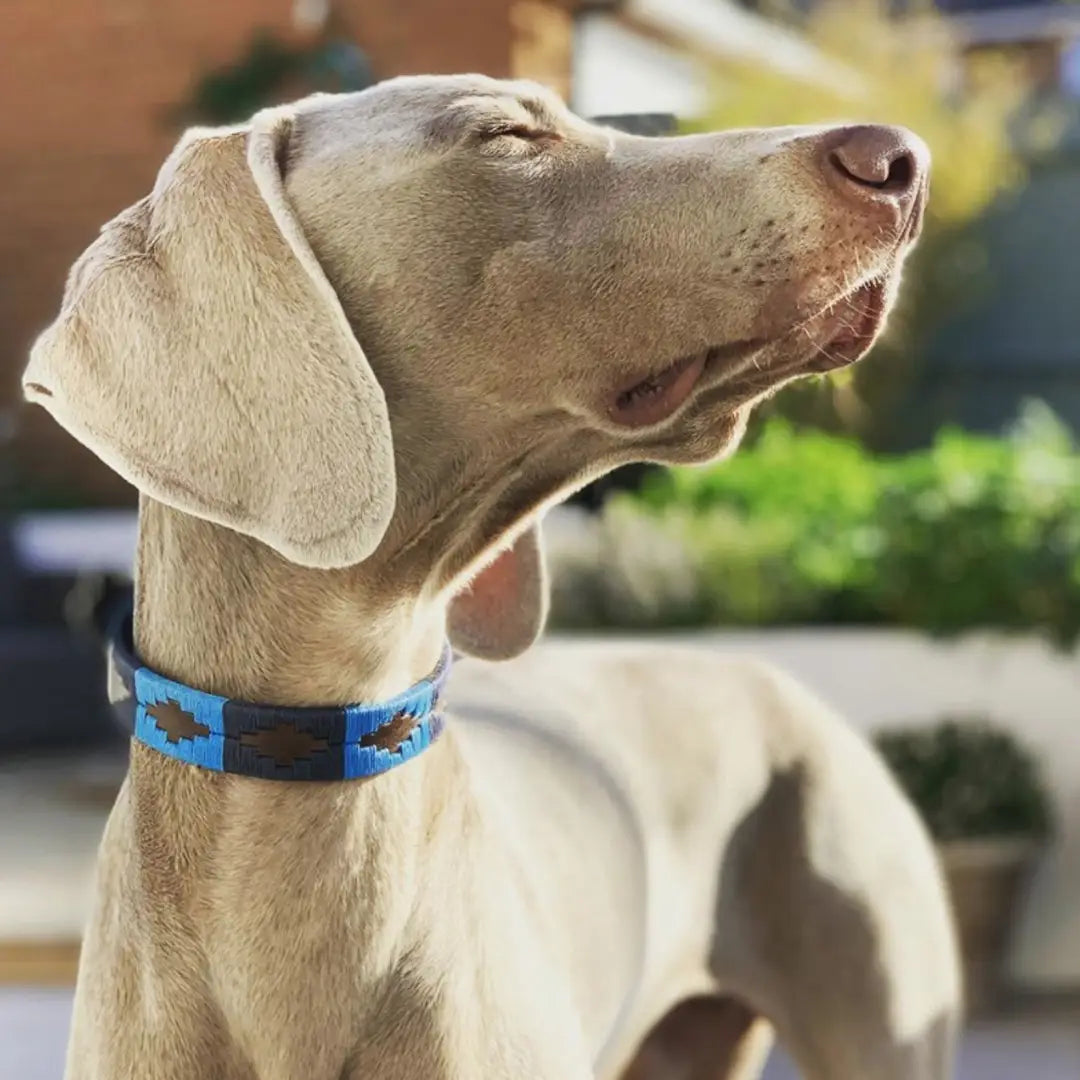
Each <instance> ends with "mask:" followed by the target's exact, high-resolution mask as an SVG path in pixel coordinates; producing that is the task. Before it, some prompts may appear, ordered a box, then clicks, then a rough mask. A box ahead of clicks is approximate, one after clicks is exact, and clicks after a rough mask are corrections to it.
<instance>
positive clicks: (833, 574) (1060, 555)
mask: <svg viewBox="0 0 1080 1080" xmlns="http://www.w3.org/2000/svg"><path fill="white" fill-rule="evenodd" d="M597 530H598V534H599V537H600V539H599V541H597V542H594V550H593V551H592V552H591V561H590V558H586V557H585V556H584V555H583V553H582V552H580V551H578V552H576V553H572V554H570V555H566V554H563V556H562V557H561V558H560V556H559V553H558V552H556V553H555V554H556V559H555V567H554V571H555V576H556V585H557V586H558V585H559V579H560V575H561V577H562V579H563V587H562V588H561V589H557V591H556V597H555V606H554V611H553V618H554V623H555V625H562V626H566V627H574V626H577V627H585V626H619V625H628V626H634V627H636V628H642V627H654V628H659V627H664V626H673V625H677V626H687V625H732V624H734V625H784V624H788V625H790V624H805V623H826V624H851V623H871V624H885V625H892V626H908V627H917V628H919V629H922V630H927V631H931V632H935V633H955V632H960V631H964V630H970V629H976V628H979V629H983V628H995V629H1008V630H1036V631H1039V632H1041V633H1044V634H1046V635H1048V636H1050V637H1052V638H1053V639H1054V640H1055V641H1057V642H1059V643H1061V644H1062V645H1068V644H1071V643H1072V642H1074V641H1075V639H1076V637H1077V635H1078V632H1080V455H1078V454H1077V453H1076V451H1075V449H1074V447H1073V445H1072V442H1071V439H1070V437H1069V435H1068V433H1067V431H1066V430H1065V429H1064V428H1063V426H1062V425H1061V424H1060V423H1059V422H1058V421H1057V419H1056V418H1055V417H1054V416H1053V414H1052V413H1050V411H1049V410H1048V409H1046V408H1045V406H1042V405H1039V404H1037V403H1032V404H1029V405H1027V406H1026V407H1025V409H1024V411H1023V414H1022V416H1021V419H1020V421H1019V422H1018V424H1017V425H1016V428H1015V430H1014V431H1013V432H1012V433H1011V434H1010V436H1009V437H1007V438H1001V439H995V438H989V437H985V436H977V435H971V434H967V433H964V432H961V431H955V430H947V431H943V432H941V433H940V435H939V436H938V438H937V440H936V442H935V443H934V445H933V446H932V447H930V448H929V449H927V450H924V451H920V452H917V453H912V454H907V455H903V456H897V457H880V456H875V455H873V454H871V453H870V452H868V451H866V450H865V449H863V448H862V447H861V446H860V445H858V444H857V443H855V442H853V441H850V440H848V439H845V438H843V437H838V436H833V435H827V434H823V433H821V432H817V431H805V430H797V429H795V428H794V427H792V426H791V425H790V424H789V423H787V422H786V421H783V420H771V421H769V423H768V424H767V425H766V426H765V427H764V428H763V430H762V432H761V434H760V436H759V437H758V439H757V440H756V441H755V443H754V445H753V446H751V447H747V448H745V449H743V450H741V451H739V452H738V453H737V454H736V455H735V456H734V457H733V458H732V459H731V460H730V461H728V462H724V463H720V464H717V465H713V466H709V467H706V468H700V469H675V470H669V471H664V472H658V473H656V474H654V475H652V476H650V477H649V478H648V480H647V481H646V483H645V485H644V486H643V488H642V490H641V491H640V492H639V493H637V494H634V495H623V496H619V497H617V498H615V499H613V500H612V501H611V502H610V504H609V505H608V507H607V508H606V509H605V512H604V514H603V517H602V520H601V521H600V523H599V524H598V526H597ZM627 546H628V547H629V549H630V554H629V555H628V554H627V553H626V552H625V551H623V550H622V549H623V548H626V547H627ZM635 549H636V550H638V551H639V552H641V553H644V554H645V555H646V556H647V557H645V558H643V559H639V560H638V565H627V561H628V559H630V560H631V561H632V554H633V551H634V550H635ZM658 553H660V554H658ZM663 559H666V560H667V561H668V562H677V563H678V564H679V569H678V573H673V572H672V571H671V569H670V567H669V568H667V569H665V568H663V567H662V566H660V565H658V560H661V561H662V560H663ZM664 574H666V575H667V576H668V577H672V576H674V577H675V578H676V579H677V580H678V581H679V583H680V592H679V594H678V595H677V596H670V595H666V594H665V590H664V586H663V582H662V581H658V580H657V578H658V576H659V577H660V578H662V577H663V576H664ZM636 578H639V579H642V580H640V581H638V580H635V579H636ZM627 589H629V590H630V591H631V592H634V591H635V590H636V591H637V592H639V593H641V592H642V591H643V590H644V592H645V593H647V594H648V597H647V600H648V602H647V603H637V604H636V606H635V605H634V604H631V605H630V607H631V609H632V612H631V617H629V618H625V617H620V616H619V612H618V609H619V608H620V606H622V607H626V605H625V604H622V602H621V601H620V600H619V598H618V597H619V594H620V592H624V591H626V590H627ZM639 599H640V597H639Z"/></svg>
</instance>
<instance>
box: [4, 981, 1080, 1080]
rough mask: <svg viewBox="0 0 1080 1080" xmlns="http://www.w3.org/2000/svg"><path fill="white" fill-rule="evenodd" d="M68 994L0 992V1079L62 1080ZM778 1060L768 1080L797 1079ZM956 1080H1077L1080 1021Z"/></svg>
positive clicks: (979, 1054)
mask: <svg viewBox="0 0 1080 1080" xmlns="http://www.w3.org/2000/svg"><path fill="white" fill-rule="evenodd" d="M70 1013H71V993H70V991H67V990H18V989H10V988H0V1080H60V1076H61V1073H62V1071H63V1060H64V1040H65V1038H66V1036H67V1026H68V1019H69V1016H70ZM797 1075H798V1074H797V1073H796V1072H795V1071H794V1070H793V1069H792V1068H791V1067H790V1065H788V1063H787V1062H786V1061H784V1060H783V1058H782V1057H781V1056H780V1055H777V1056H776V1057H775V1058H774V1060H773V1061H772V1062H770V1064H769V1067H768V1069H767V1070H766V1072H765V1077H766V1080H795V1077H796V1076H797ZM958 1080H1080V1020H1078V1019H1077V1018H1076V1017H1074V1018H1073V1020H1072V1022H1071V1023H1070V1022H1069V1020H1068V1018H1067V1017H1061V1018H1053V1019H1045V1020H1015V1021H1006V1022H1002V1023H998V1024H994V1025H992V1026H988V1027H985V1028H981V1029H978V1030H976V1031H973V1032H972V1033H971V1034H970V1035H969V1036H968V1039H967V1042H966V1044H965V1046H964V1052H963V1060H962V1062H961V1069H960V1076H959V1077H958Z"/></svg>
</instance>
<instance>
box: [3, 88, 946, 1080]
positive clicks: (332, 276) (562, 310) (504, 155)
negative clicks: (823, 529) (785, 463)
mask: <svg viewBox="0 0 1080 1080" xmlns="http://www.w3.org/2000/svg"><path fill="white" fill-rule="evenodd" d="M927 169H928V161H927V154H926V150H925V148H924V146H923V144H922V143H921V142H920V141H919V140H918V139H917V138H916V137H915V136H913V135H911V134H910V133H909V132H907V131H904V130H901V129H896V128H885V127H874V126H848V127H834V128H785V129H776V130H758V131H739V132H729V133H722V134H715V135H695V136H687V137H680V138H663V139H652V138H644V137H637V136H632V135H626V134H619V133H616V132H615V131H613V130H610V129H607V128H604V127H599V126H596V125H593V124H590V123H587V122H585V121H583V120H581V119H579V118H577V117H576V116H574V115H572V114H571V113H570V112H568V111H567V109H566V108H565V107H564V106H563V104H562V103H561V102H560V101H558V100H557V99H556V98H554V97H553V96H552V95H551V94H550V93H548V92H547V91H545V90H543V89H542V88H540V87H538V86H535V85H532V84H528V83H515V82H498V81H493V80H490V79H486V78H482V77H478V76H461V77H430V78H429V77H417V78H403V79H396V80H393V81H390V82H387V83H383V84H380V85H378V86H376V87H374V88H372V89H370V90H367V91H364V92H363V93H359V94H347V95H341V96H323V95H320V96H315V97H312V98H309V99H306V100H304V101H301V102H299V103H298V104H296V105H293V106H289V107H283V108H275V109H271V110H268V111H265V112H261V113H259V114H258V115H257V116H256V117H255V118H254V119H253V120H252V121H251V122H250V123H249V124H244V125H241V126H238V127H233V128H223V129H216V130H195V131H191V132H189V133H188V134H187V135H186V136H185V137H184V138H183V139H182V140H181V141H180V144H179V145H178V147H177V148H176V150H175V151H174V152H173V154H172V155H171V156H170V157H169V159H168V161H167V162H166V163H165V165H164V167H163V169H162V171H161V173H160V175H159V177H158V180H157V182H156V184H155V186H154V189H153V191H152V192H151V193H150V194H149V195H148V196H147V197H146V198H144V199H142V200H141V201H140V202H138V203H136V204H135V205H134V206H132V207H131V208H130V209H128V210H126V211H124V212H123V213H122V214H120V215H119V216H118V217H117V218H115V219H114V220H113V221H111V222H110V223H109V224H107V225H106V226H105V227H104V229H103V231H102V233H101V235H100V236H99V237H98V238H97V239H96V240H95V241H94V243H93V244H92V245H91V246H90V248H89V249H88V250H87V251H86V253H85V254H84V255H83V256H82V257H81V258H80V260H79V261H78V263H77V264H76V266H75V268H74V269H73V271H72V273H71V276H70V278H69V281H68V285H67V292H66V296H65V299H64V302H63V307H62V309H61V312H60V315H59V317H58V319H57V320H56V322H55V323H54V324H53V325H52V326H51V327H50V328H49V329H48V330H46V331H45V333H44V334H43V335H42V337H41V338H40V339H39V341H38V342H37V344H36V345H35V347H34V350H33V353H32V356H31V360H30V364H29V367H28V369H27V371H26V374H25V377H24V387H25V391H26V394H27V396H28V397H29V398H30V399H31V400H33V401H36V402H39V403H40V404H42V405H43V406H45V408H47V409H48V410H49V411H50V412H51V413H52V414H53V416H54V417H55V418H56V419H57V420H58V421H59V422H60V423H61V424H62V425H64V426H65V427H66V428H67V429H68V430H69V431H70V432H71V433H72V434H73V435H74V436H75V437H76V438H78V439H80V440H81V441H82V442H84V443H85V444H86V445H87V446H89V447H90V448H91V449H92V450H94V451H95V452H96V453H97V454H98V455H100V457H101V458H102V459H103V460H104V461H105V462H107V463H108V464H109V465H110V466H112V467H113V468H114V469H116V470H117V471H118V472H119V473H120V474H121V475H122V476H124V477H126V478H127V479H128V480H130V481H131V482H132V483H133V484H134V485H135V486H136V487H138V489H139V491H140V493H141V516H140V532H139V543H138V562H137V572H136V590H135V606H134V622H133V627H134V629H133V638H132V637H131V636H130V634H131V631H130V628H129V629H128V631H124V630H123V629H121V630H120V631H119V632H118V636H117V640H116V643H115V645H114V648H113V653H112V655H113V671H114V675H115V677H114V679H113V686H112V691H113V696H114V699H115V700H116V702H117V704H118V708H119V709H120V711H121V712H122V713H123V714H124V715H125V716H127V718H128V719H129V721H130V723H131V724H132V730H133V734H134V738H133V740H132V747H131V762H130V770H129V774H128V777H127V779H126V781H125V784H124V786H123V788H122V790H121V793H120V795H119V798H118V801H117V803H116V806H115V809H114V810H113V812H112V815H111V817H110V819H109V823H108V827H107V829H106V832H105V836H104V840H103V842H102V847H101V854H100V863H99V876H98V883H97V894H96V896H97V898H96V904H95V907H94V910H93V914H92V917H91V920H90V925H89V927H88V930H87V935H86V939H85V944H84V947H83V953H82V961H81V969H80V974H79V982H78V989H77V993H76V1004H75V1014H74V1022H73V1028H72V1034H71V1043H70V1049H69V1056H68V1067H67V1074H68V1077H69V1078H70V1080H148V1078H150V1080H210V1078H213V1080H256V1078H257V1080H360V1078H364V1080H367V1078H379V1080H437V1078H440V1077H442V1078H446V1080H586V1078H593V1077H618V1076H630V1077H634V1078H635V1080H640V1078H642V1077H654V1076H655V1077H660V1078H663V1077H668V1078H693V1080H706V1078H719V1077H725V1076H731V1077H733V1076H743V1077H745V1076H751V1075H756V1073H757V1071H758V1070H759V1068H760V1066H761V1058H762V1054H763V1052H764V1048H765V1046H766V1045H767V1042H768V1037H769V1032H770V1030H772V1029H775V1030H776V1032H777V1033H778V1034H779V1037H780V1038H781V1039H782V1040H783V1041H785V1042H786V1044H787V1045H788V1047H789V1048H790V1050H791V1052H792V1054H793V1056H794V1057H795V1058H796V1059H797V1060H798V1062H799V1064H800V1067H801V1069H802V1070H803V1072H804V1073H805V1075H806V1076H807V1077H811V1078H814V1080H944V1078H945V1077H946V1076H947V1075H948V1074H949V1071H950V1061H951V1055H952V1044H953V1038H954V1034H955V1028H956V1023H957V1017H958V1012H959V997H960V991H959V988H958V978H957V972H956V952H955V945H954V940H953V932H952V927H951V922H950V917H949V912H948V907H947V904H946V900H945V897H944V892H943V889H942V884H941V880H940V878H939V874H938V871H937V868H936V864H935V861H934V858H933V855H932V851H931V847H930V845H929V843H928V841H927V838H926V836H925V835H924V832H923V831H922V828H921V826H920V825H919V823H918V822H917V820H916V817H915V815H914V813H913V811H912V810H911V808H910V807H909V805H908V804H907V803H906V802H905V801H904V799H903V798H902V797H901V796H900V794H899V792H898V790H897V788H896V787H895V786H894V785H893V783H892V782H891V781H890V780H889V779H888V777H887V776H886V773H885V771H884V769H883V767H882V766H881V764H880V763H879V762H878V760H877V759H876V758H875V757H874V755H873V754H872V752H871V751H870V750H869V749H868V748H867V747H866V746H865V745H864V744H863V742H862V741H861V740H860V739H859V738H857V737H856V736H854V735H852V734H849V732H848V730H847V729H846V728H845V727H844V726H843V725H842V724H841V723H839V722H838V721H837V720H836V719H834V718H833V717H832V716H831V715H830V713H829V712H828V711H827V710H826V709H825V708H824V707H823V706H822V705H820V704H819V703H817V702H816V701H815V700H814V699H813V698H812V697H811V696H810V695H808V694H807V693H806V692H805V691H803V690H802V689H800V687H799V686H797V685H794V684H793V683H792V682H790V681H789V680H788V679H786V678H784V677H783V676H781V675H779V674H777V673H775V672H773V671H770V670H768V669H766V668H764V667H760V666H757V665H748V664H744V663H735V662H731V661H725V660H723V659H721V658H717V657H714V656H711V655H709V654H708V653H707V652H701V651H693V650H691V651H686V652H680V651H678V650H676V649H664V648H653V647H637V646H633V647H631V646H629V645H628V646H625V647H611V648H601V647H587V646H582V647H578V646H573V645H558V644H552V645H544V646H540V647H538V648H537V649H536V650H533V651H531V652H530V653H528V654H527V655H525V656H522V657H521V659H518V660H515V661H513V662H512V663H510V664H507V665H493V664H483V663H479V662H477V660H476V659H473V660H466V661H464V662H462V663H461V665H460V667H459V669H458V674H457V675H456V676H455V679H454V682H453V684H452V686H451V687H450V688H449V690H448V691H447V698H448V700H449V702H450V705H451V707H450V710H449V713H448V714H444V712H443V709H444V706H445V704H446V701H445V700H443V695H442V685H443V679H444V677H445V672H446V666H447V663H448V661H449V658H450V647H449V646H447V645H446V644H445V642H446V640H447V639H449V642H450V643H451V645H452V647H453V650H455V651H456V652H458V653H464V654H467V655H468V656H471V657H474V658H480V659H481V660H500V659H512V658H513V657H516V656H518V654H521V653H524V651H525V650H526V649H527V648H528V647H529V646H530V645H531V644H532V643H533V641H534V639H535V638H536V637H537V636H538V634H539V632H540V630H541V628H542V625H543V621H544V613H545V580H544V573H543V569H542V563H541V547H540V542H539V539H538V533H537V522H538V520H539V518H540V516H541V514H542V512H543V511H544V510H545V508H547V507H548V506H550V505H551V504H553V503H555V502H556V501H558V500H559V499H560V498H562V497H563V496H565V494H566V493H567V492H569V491H571V490H572V489H574V488H576V487H579V486H580V485H582V484H584V483H586V482H587V481H589V480H590V479H591V478H594V477H597V476H599V475H600V474H602V473H604V472H605V471H607V470H610V469H612V468H613V467H615V466H617V465H620V464H622V463H625V462H631V461H639V460H649V461H656V462H661V463H690V462H706V461H712V460H714V459H716V458H718V457H720V456H721V455H723V454H725V453H728V452H730V451H731V450H732V448H733V447H734V446H735V444H736V443H737V442H738V439H739V437H740V434H741V432H742V430H743V427H744V424H745V422H746V417H747V413H748V411H749V410H750V409H751V407H752V406H753V405H754V403H755V402H757V401H759V400H760V399H761V398H762V397H763V396H764V395H766V394H768V393H770V392H771V391H773V390H775V389H776V388H777V387H779V386H780V385H782V384H783V383H785V382H787V381H788V380H790V379H793V378H795V377H798V376H800V375H806V374H809V373H812V372H822V371H826V370H829V369H832V368H836V367H839V366H841V365H844V364H847V363H849V362H851V361H854V360H856V359H857V358H858V357H859V356H860V355H862V354H863V353H864V352H865V351H866V349H867V348H868V347H869V346H870V344H871V342H872V341H873V340H874V338H875V336H876V335H877V333H878V332H879V330H880V328H881V325H882V322H883V320H884V318H885V315H886V312H887V309H888V308H889V306H890V304H891V301H892V298H893V296H894V294H895V290H896V287H897V283H898V278H899V275H900V270H901V264H902V263H903V261H904V257H905V255H906V253H907V251H908V249H909V247H910V245H911V243H912V242H913V240H914V238H915V236H916V234H917V232H918V229H919V225H920V221H921V217H922V211H923V203H924V199H925V195H926V184H927ZM125 633H126V634H128V636H125ZM440 658H441V659H440ZM860 677H862V676H861V674H860V673H859V672H857V671H853V672H852V678H860ZM454 702H459V703H460V705H461V708H460V715H456V714H455V708H454ZM440 736H441V737H440Z"/></svg>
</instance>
